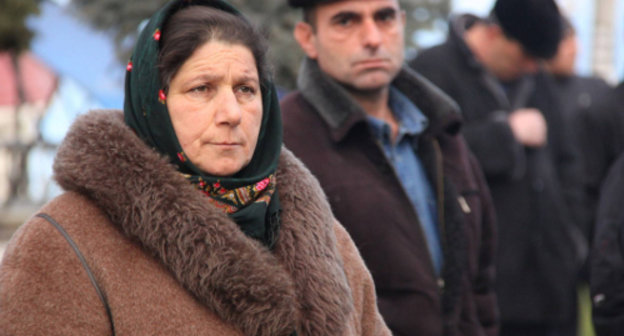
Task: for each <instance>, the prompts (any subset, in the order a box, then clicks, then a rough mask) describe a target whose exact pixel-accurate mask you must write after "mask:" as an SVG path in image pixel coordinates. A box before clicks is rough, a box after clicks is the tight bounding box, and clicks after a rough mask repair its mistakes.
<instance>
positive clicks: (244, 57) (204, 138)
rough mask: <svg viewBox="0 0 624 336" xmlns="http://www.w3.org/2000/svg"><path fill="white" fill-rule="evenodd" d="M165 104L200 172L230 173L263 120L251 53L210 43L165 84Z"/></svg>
mask: <svg viewBox="0 0 624 336" xmlns="http://www.w3.org/2000/svg"><path fill="white" fill-rule="evenodd" d="M167 108H168V109H169V114H170V116H171V121H172V123H173V128H174V130H175V133H176V136H177V137H178V141H179V142H180V145H181V146H182V149H183V150H184V153H185V154H186V156H187V157H188V159H189V160H191V162H193V164H195V165H196V166H197V167H199V168H200V169H201V170H202V171H203V172H205V173H208V174H210V175H215V176H230V175H233V174H235V173H237V172H238V171H240V170H241V169H242V168H244V167H245V166H246V165H247V164H249V161H251V158H252V156H253V153H254V150H255V148H256V144H257V142H258V134H259V133H260V124H261V122H262V94H261V92H260V80H259V78H258V70H257V68H256V62H255V60H254V57H253V55H252V54H251V51H250V50H249V49H248V48H247V47H244V46H242V45H238V44H228V43H224V42H221V41H218V40H217V41H210V42H207V43H206V44H204V45H202V46H201V47H199V48H198V49H197V50H195V52H194V53H193V54H192V55H191V57H189V58H188V59H187V60H186V62H185V63H184V64H183V65H182V67H181V68H180V70H179V71H178V73H177V74H176V75H175V77H173V79H172V80H171V83H170V84H169V92H168V94H167Z"/></svg>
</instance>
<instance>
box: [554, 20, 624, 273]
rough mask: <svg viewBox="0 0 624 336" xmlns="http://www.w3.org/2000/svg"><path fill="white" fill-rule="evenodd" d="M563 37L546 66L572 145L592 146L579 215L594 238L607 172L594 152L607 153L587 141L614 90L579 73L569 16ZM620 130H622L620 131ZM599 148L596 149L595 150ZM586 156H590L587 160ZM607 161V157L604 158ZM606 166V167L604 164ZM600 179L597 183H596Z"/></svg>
mask: <svg viewBox="0 0 624 336" xmlns="http://www.w3.org/2000/svg"><path fill="white" fill-rule="evenodd" d="M562 28H563V39H562V40H561V42H560V43H559V47H558V49H557V53H556V54H555V56H554V57H553V58H552V59H550V60H548V61H547V62H546V63H545V65H546V70H548V72H549V73H550V74H552V75H553V77H554V79H555V80H554V83H555V89H556V93H557V95H558V96H559V98H560V101H561V104H562V105H561V106H562V111H563V113H562V114H563V119H564V122H565V123H566V125H568V126H570V127H569V132H568V135H569V138H568V141H570V142H571V143H572V144H573V146H574V147H575V148H577V149H579V151H580V152H581V154H583V150H585V149H586V150H589V151H588V152H587V153H586V154H584V155H581V162H582V166H583V168H584V169H583V172H584V174H583V175H582V178H581V179H580V180H579V183H581V184H582V185H583V188H584V190H585V193H584V197H585V203H584V204H585V206H584V207H583V209H582V210H583V211H582V212H581V214H582V215H583V216H582V217H581V218H580V219H581V221H580V224H582V225H581V229H582V231H583V234H584V236H585V237H586V239H587V241H589V242H591V240H592V236H593V222H594V218H595V211H596V205H597V202H598V196H599V194H598V189H599V187H600V182H602V178H603V177H604V175H605V174H606V171H603V172H601V173H600V174H598V175H600V178H599V179H596V178H595V175H596V172H595V171H594V170H595V169H594V167H597V166H598V165H597V164H596V161H595V157H594V156H595V155H596V154H597V153H604V149H605V147H600V148H594V147H595V146H594V145H589V146H587V144H588V142H589V141H590V140H591V139H592V138H593V134H592V133H593V130H592V129H590V127H591V126H592V125H593V123H592V122H591V121H593V120H594V119H595V117H596V116H595V114H602V113H601V112H600V110H597V109H602V108H603V107H602V106H601V105H602V104H604V101H605V98H606V97H607V96H608V93H609V92H610V91H611V90H612V88H611V86H609V84H607V82H606V81H605V80H604V79H602V78H600V77H595V76H580V75H577V74H576V71H575V68H574V65H575V61H576V55H577V51H578V48H577V44H578V41H577V36H576V31H575V29H574V27H573V26H572V24H571V22H570V21H569V20H568V19H567V18H563V22H562ZM618 133H619V132H618ZM594 150H597V153H594ZM615 157H616V156H613V157H612V158H611V160H610V162H613V160H614V159H615ZM585 158H587V160H585ZM601 161H602V162H604V160H601ZM605 169H606V168H605ZM597 181H598V183H596V182H597ZM583 279H584V280H585V281H586V280H587V274H586V271H585V270H584V272H583Z"/></svg>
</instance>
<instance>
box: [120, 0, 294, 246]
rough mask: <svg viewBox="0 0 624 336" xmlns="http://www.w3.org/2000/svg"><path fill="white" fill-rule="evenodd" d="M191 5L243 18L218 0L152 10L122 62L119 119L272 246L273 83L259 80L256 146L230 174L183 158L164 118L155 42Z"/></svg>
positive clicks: (277, 130) (276, 136)
mask: <svg viewBox="0 0 624 336" xmlns="http://www.w3.org/2000/svg"><path fill="white" fill-rule="evenodd" d="M191 5H193V6H209V7H213V8H217V9H220V10H223V11H226V12H229V13H232V14H234V15H237V16H239V17H241V18H242V19H243V20H245V18H244V17H243V16H242V15H241V14H240V13H239V12H238V11H237V10H236V9H234V8H233V7H232V6H230V5H229V4H228V3H226V2H224V1H220V0H217V1H215V0H177V1H171V2H169V3H168V4H167V5H165V6H164V7H163V8H161V9H160V10H159V11H158V12H156V13H155V14H154V15H153V16H152V17H151V18H150V20H149V22H148V23H147V25H146V26H145V28H144V29H143V31H142V32H141V34H140V35H139V38H138V40H137V43H136V46H135V49H134V53H133V55H132V58H131V60H130V62H129V63H128V66H127V73H126V83H125V101H124V119H125V122H126V124H127V125H128V126H129V127H130V128H132V129H133V130H134V131H135V132H136V134H137V135H138V136H139V137H140V138H141V139H143V141H144V142H145V143H146V144H147V145H148V146H150V147H152V148H153V149H154V150H156V151H158V152H159V153H162V154H164V155H166V156H167V157H168V158H169V159H170V161H171V162H172V163H173V164H174V165H175V166H177V168H178V170H179V171H180V173H182V174H183V175H184V176H185V177H186V178H187V179H188V180H189V181H190V182H191V183H193V184H194V185H195V186H196V187H197V188H198V189H200V190H201V191H203V192H204V194H205V195H206V196H207V197H208V200H209V201H210V202H211V203H212V204H213V205H215V206H216V207H218V208H219V209H222V210H223V211H224V212H226V213H227V214H228V215H229V216H230V217H231V218H232V219H233V220H234V221H235V222H236V223H237V224H238V226H239V227H240V228H241V230H242V231H243V232H244V233H245V234H247V235H248V236H250V237H252V238H255V239H257V240H259V241H261V242H262V243H264V244H265V245H266V246H268V247H269V248H271V247H272V246H273V244H274V243H275V240H276V237H277V232H278V230H279V211H280V205H279V197H278V194H277V192H276V190H277V184H276V181H275V171H276V169H277V164H278V160H279V156H280V151H281V146H282V121H281V116H280V110H279V105H278V99H277V94H276V90H275V87H274V85H273V83H272V82H271V81H270V80H267V79H261V80H262V83H261V88H262V107H263V114H262V123H261V126H260V134H259V136H258V142H257V145H256V149H255V151H254V154H253V157H252V159H251V161H250V162H249V164H248V165H247V166H246V167H244V168H243V169H242V170H241V171H239V172H238V173H236V174H234V175H232V176H227V177H223V176H212V175H207V174H206V173H204V172H202V171H201V170H200V169H199V168H197V166H196V165H195V164H193V162H191V161H190V160H188V158H187V156H186V154H185V153H184V151H183V150H182V148H181V146H180V143H179V142H178V138H177V136H176V134H175V131H174V128H173V125H172V123H171V119H170V117H169V111H168V110H167V104H166V100H167V97H166V94H165V91H164V90H163V85H162V83H160V76H159V69H158V62H159V60H158V55H159V50H160V45H159V43H160V39H161V35H162V34H166V33H167V32H166V31H165V32H163V31H162V27H163V25H164V23H165V21H166V20H167V18H168V17H170V16H171V15H172V14H173V13H175V12H176V11H178V10H180V9H181V8H184V7H186V6H191ZM189 56H190V55H189Z"/></svg>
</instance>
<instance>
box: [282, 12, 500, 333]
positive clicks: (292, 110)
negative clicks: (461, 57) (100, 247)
mask: <svg viewBox="0 0 624 336" xmlns="http://www.w3.org/2000/svg"><path fill="white" fill-rule="evenodd" d="M289 3H290V4H291V5H292V6H293V7H297V8H302V11H303V18H304V19H303V21H302V22H299V23H297V24H296V26H295V29H294V36H295V39H296V40H297V42H298V43H299V45H300V46H301V48H302V49H303V50H304V52H305V54H306V56H307V57H305V59H304V60H303V64H302V66H301V69H300V73H299V76H298V90H297V91H295V92H293V93H291V94H289V95H288V96H286V97H285V98H284V99H283V100H282V102H281V106H282V114H283V118H284V142H285V144H286V146H287V147H289V148H291V149H292V150H293V153H294V154H295V155H296V156H298V157H299V158H301V160H302V161H303V162H304V163H305V164H306V166H308V167H309V168H310V170H311V171H312V173H314V174H315V176H316V177H317V178H318V179H319V181H320V183H321V186H322V187H323V189H324V190H325V192H326V194H327V196H328V198H329V202H330V204H331V206H332V209H333V211H334V213H335V215H336V217H337V218H338V220H339V221H340V222H341V223H342V224H343V225H344V226H345V228H346V229H347V231H348V232H349V233H350V234H351V236H352V237H353V240H354V242H355V244H356V245H357V246H358V248H359V249H360V252H361V253H362V257H363V259H364V261H365V262H366V265H367V266H368V267H369V269H370V270H371V273H372V275H373V279H374V281H375V286H376V288H377V296H378V300H379V309H380V312H381V314H382V316H383V317H384V319H385V320H386V322H387V324H388V326H389V327H390V329H391V330H392V332H393V334H394V335H496V334H497V329H498V308H497V304H496V297H495V295H494V292H493V284H494V273H495V272H494V268H493V256H494V249H495V236H496V232H495V219H494V211H493V208H492V202H491V199H490V196H489V190H488V189H487V186H486V185H485V180H484V177H483V175H482V173H481V170H480V167H479V166H478V164H477V162H476V161H475V159H474V157H473V156H471V154H470V152H469V151H468V149H467V146H466V143H465V141H464V139H463V138H462V136H461V134H460V133H459V130H460V128H461V121H460V116H459V114H458V111H457V108H456V105H455V104H454V103H453V102H452V101H450V100H449V99H448V97H447V96H446V95H444V94H442V93H441V92H440V90H439V89H437V88H436V87H434V86H433V85H431V84H430V83H429V82H428V81H427V80H425V79H423V78H422V77H421V76H419V75H417V74H415V73H414V72H413V71H411V70H410V69H408V68H407V67H405V66H404V58H403V53H404V41H403V40H404V24H405V13H404V12H403V11H402V10H401V8H400V7H399V2H398V1H397V0H343V1H340V0H338V1H331V0H330V1H323V0H290V1H289Z"/></svg>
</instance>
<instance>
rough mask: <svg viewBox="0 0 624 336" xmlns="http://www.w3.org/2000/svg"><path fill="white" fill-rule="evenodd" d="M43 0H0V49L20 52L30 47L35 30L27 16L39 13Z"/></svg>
mask: <svg viewBox="0 0 624 336" xmlns="http://www.w3.org/2000/svg"><path fill="white" fill-rule="evenodd" d="M40 2H41V0H0V50H2V51H8V50H10V51H12V52H14V53H19V52H21V51H23V50H26V49H28V47H29V46H30V41H31V39H32V38H33V36H34V34H33V32H32V31H31V30H30V29H29V28H28V26H27V25H26V18H28V17H29V16H31V15H34V14H39V3H40Z"/></svg>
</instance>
